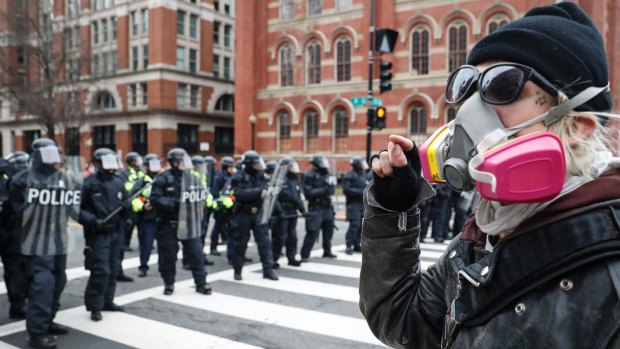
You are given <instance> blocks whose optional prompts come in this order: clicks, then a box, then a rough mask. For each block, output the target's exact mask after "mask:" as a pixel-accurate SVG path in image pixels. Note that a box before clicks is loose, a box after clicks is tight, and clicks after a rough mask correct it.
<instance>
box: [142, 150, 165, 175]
mask: <svg viewBox="0 0 620 349" xmlns="http://www.w3.org/2000/svg"><path fill="white" fill-rule="evenodd" d="M144 164H145V166H146V170H147V171H149V172H151V173H158V172H159V171H161V160H160V159H159V156H158V155H157V154H155V153H149V154H146V155H145V156H144Z"/></svg>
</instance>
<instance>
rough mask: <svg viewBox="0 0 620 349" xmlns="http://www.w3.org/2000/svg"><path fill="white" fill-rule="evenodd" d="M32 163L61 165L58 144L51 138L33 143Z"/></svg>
mask: <svg viewBox="0 0 620 349" xmlns="http://www.w3.org/2000/svg"><path fill="white" fill-rule="evenodd" d="M31 148H32V161H34V162H39V163H46V164H59V163H60V162H61V159H60V151H59V150H58V146H56V142H54V141H53V140H51V139H49V138H39V139H36V140H35V141H34V142H32V145H31Z"/></svg>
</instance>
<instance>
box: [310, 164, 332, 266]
mask: <svg viewBox="0 0 620 349" xmlns="http://www.w3.org/2000/svg"><path fill="white" fill-rule="evenodd" d="M302 189H303V192H304V196H305V197H306V200H308V215H307V217H306V236H305V237H304V243H303V245H302V247H301V258H302V260H305V261H307V260H308V258H310V251H311V250H312V247H313V246H314V243H315V242H316V239H317V238H318V236H319V230H322V231H323V256H325V257H334V256H335V255H334V254H332V236H333V235H334V206H332V200H331V197H332V196H333V195H334V193H335V191H336V188H335V187H334V186H333V185H332V184H330V182H329V173H328V172H327V171H319V170H317V169H315V168H312V169H310V170H309V171H308V172H306V173H305V174H304V176H303V179H302Z"/></svg>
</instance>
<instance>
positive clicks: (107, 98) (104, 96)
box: [94, 92, 116, 110]
mask: <svg viewBox="0 0 620 349" xmlns="http://www.w3.org/2000/svg"><path fill="white" fill-rule="evenodd" d="M114 108H116V102H114V97H112V95H111V94H110V93H109V92H101V93H99V94H98V95H97V97H96V98H95V105H94V109H95V110H108V109H114Z"/></svg>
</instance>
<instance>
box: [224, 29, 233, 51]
mask: <svg viewBox="0 0 620 349" xmlns="http://www.w3.org/2000/svg"><path fill="white" fill-rule="evenodd" d="M231 29H232V27H231V26H229V25H225V26H224V47H230V31H231Z"/></svg>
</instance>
